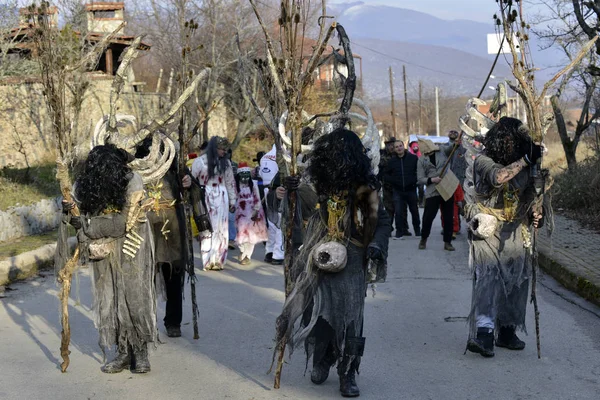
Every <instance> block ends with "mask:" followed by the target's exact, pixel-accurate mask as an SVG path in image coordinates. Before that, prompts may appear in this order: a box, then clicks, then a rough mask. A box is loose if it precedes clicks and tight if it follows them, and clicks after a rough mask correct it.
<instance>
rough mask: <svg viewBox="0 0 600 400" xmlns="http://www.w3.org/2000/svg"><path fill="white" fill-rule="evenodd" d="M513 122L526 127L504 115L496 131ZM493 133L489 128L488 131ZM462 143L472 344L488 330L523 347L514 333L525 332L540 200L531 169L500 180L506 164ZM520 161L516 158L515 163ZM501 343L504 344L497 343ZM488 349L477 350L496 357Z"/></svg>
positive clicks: (548, 212) (546, 210) (546, 209)
mask: <svg viewBox="0 0 600 400" xmlns="http://www.w3.org/2000/svg"><path fill="white" fill-rule="evenodd" d="M511 124H512V125H514V129H515V131H516V129H517V126H519V127H523V125H522V124H521V122H520V121H518V120H515V119H513V118H506V117H505V118H502V119H501V120H500V122H498V123H497V124H496V126H494V128H492V129H507V130H510V129H513V127H512V126H511ZM519 129H523V128H519ZM492 133H493V131H491V130H490V132H488V135H491V134H492ZM525 135H526V134H525ZM525 137H527V136H525ZM504 140H512V141H513V143H514V147H515V149H516V148H517V146H519V145H522V146H523V147H525V148H526V149H528V148H530V147H531V141H530V140H529V142H527V141H526V140H525V141H523V143H519V141H518V139H515V137H513V138H510V137H508V138H506V139H504ZM484 143H485V139H484ZM463 146H465V147H466V148H467V159H468V160H467V161H470V163H471V167H470V169H467V174H466V175H467V178H466V180H465V187H464V189H465V199H466V202H467V205H466V208H465V213H466V215H465V216H466V219H467V221H468V222H469V226H470V233H469V243H470V264H471V270H472V271H473V294H472V303H471V312H470V314H469V322H470V333H469V338H470V340H469V343H473V344H476V343H475V342H473V340H475V338H479V339H481V338H482V337H485V335H486V333H488V334H491V335H492V338H491V339H492V340H493V335H494V332H495V333H496V335H498V340H500V341H501V342H502V344H504V343H505V342H506V341H509V342H511V343H513V344H512V345H510V346H508V345H502V347H508V348H514V349H516V350H519V349H522V348H523V347H524V343H523V342H522V341H520V340H519V339H518V338H517V337H516V336H515V334H514V332H515V330H516V329H520V330H523V331H525V311H526V308H527V300H528V290H529V280H530V276H531V235H530V230H529V226H530V224H531V219H530V218H531V215H532V212H533V208H532V206H533V202H534V200H535V198H536V193H535V187H534V184H533V179H532V177H531V172H530V171H531V168H530V167H524V168H523V169H522V170H521V171H520V172H519V173H518V174H517V175H516V176H515V177H514V178H512V179H511V180H510V181H508V182H506V183H504V184H500V183H498V181H497V176H498V171H499V170H501V169H503V168H505V167H506V165H502V164H499V163H497V162H495V161H494V160H493V159H492V158H490V157H489V156H488V155H487V154H486V153H485V152H482V153H481V154H477V153H479V151H478V150H477V149H476V148H475V147H474V146H473V145H472V143H470V141H469V140H465V139H463ZM491 146H492V144H491V143H490V147H491ZM523 151H527V150H523ZM515 152H518V150H515ZM523 154H526V153H523ZM523 154H521V155H523ZM473 158H474V161H473ZM518 159H519V157H516V158H515V160H514V161H517V160H518ZM514 161H513V162H514ZM506 164H507V165H508V164H510V162H506ZM547 202H549V198H547ZM543 214H544V216H545V217H544V218H547V217H548V216H549V215H551V208H550V206H549V203H547V204H545V205H544V213H543ZM496 344H497V345H498V346H500V345H501V344H498V341H497V342H496ZM487 350H489V351H485V352H481V351H477V352H480V353H481V354H482V355H484V356H488V357H491V356H493V342H492V343H491V344H490V345H489V346H488V347H487ZM484 353H485V354H484Z"/></svg>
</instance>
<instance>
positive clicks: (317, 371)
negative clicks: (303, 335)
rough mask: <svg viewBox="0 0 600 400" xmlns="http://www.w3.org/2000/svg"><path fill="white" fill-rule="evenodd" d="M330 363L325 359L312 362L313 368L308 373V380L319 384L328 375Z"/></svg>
mask: <svg viewBox="0 0 600 400" xmlns="http://www.w3.org/2000/svg"><path fill="white" fill-rule="evenodd" d="M330 369H331V365H329V363H328V362H326V361H325V360H321V361H317V362H313V369H312V372H311V373H310V381H311V382H312V383H314V384H315V385H320V384H322V383H323V382H325V381H326V380H327V378H328V377H329V370H330Z"/></svg>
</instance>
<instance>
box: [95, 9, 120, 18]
mask: <svg viewBox="0 0 600 400" xmlns="http://www.w3.org/2000/svg"><path fill="white" fill-rule="evenodd" d="M115 16H116V12H115V10H103V11H94V18H97V19H104V18H115Z"/></svg>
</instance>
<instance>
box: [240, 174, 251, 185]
mask: <svg viewBox="0 0 600 400" xmlns="http://www.w3.org/2000/svg"><path fill="white" fill-rule="evenodd" d="M238 176H239V177H240V183H242V184H244V185H247V184H248V182H250V179H252V177H251V176H250V172H245V171H244V172H239V173H238Z"/></svg>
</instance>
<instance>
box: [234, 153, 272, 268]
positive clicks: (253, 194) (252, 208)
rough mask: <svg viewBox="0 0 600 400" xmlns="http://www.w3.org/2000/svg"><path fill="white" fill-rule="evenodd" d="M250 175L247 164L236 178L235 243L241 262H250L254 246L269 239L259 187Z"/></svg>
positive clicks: (240, 169)
mask: <svg viewBox="0 0 600 400" xmlns="http://www.w3.org/2000/svg"><path fill="white" fill-rule="evenodd" d="M250 173H251V169H250V167H248V165H247V164H246V163H241V164H240V165H239V168H238V175H237V177H236V183H237V187H238V198H237V204H236V207H235V226H236V230H237V235H236V237H235V241H236V243H237V244H238V246H239V248H240V253H241V254H240V261H244V260H246V259H248V261H250V259H251V258H252V253H253V252H254V245H256V243H260V242H264V241H266V240H267V239H268V234H267V224H266V221H265V213H264V211H263V207H262V204H261V201H260V193H259V191H258V185H257V184H256V183H254V182H252V178H251V177H250Z"/></svg>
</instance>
